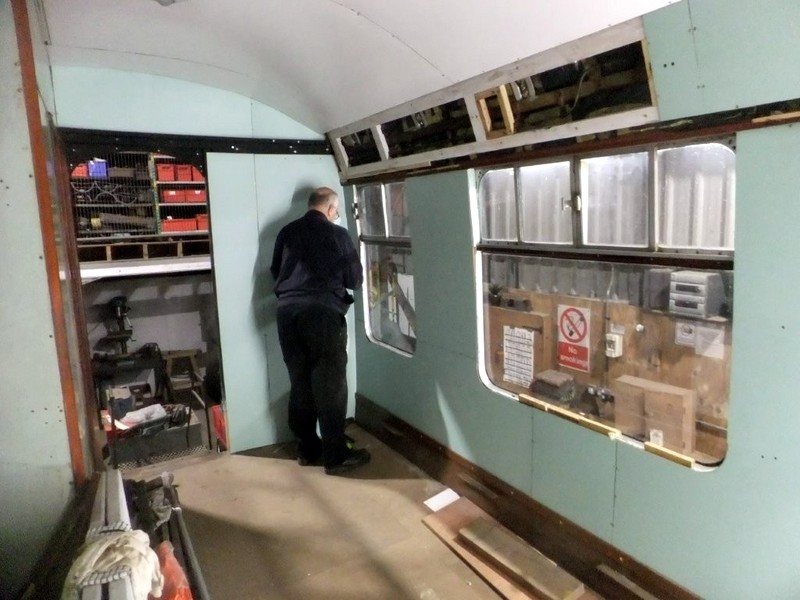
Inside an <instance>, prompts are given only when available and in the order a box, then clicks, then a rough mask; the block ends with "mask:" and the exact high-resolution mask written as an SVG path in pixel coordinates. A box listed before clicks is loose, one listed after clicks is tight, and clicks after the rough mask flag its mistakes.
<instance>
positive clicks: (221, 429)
mask: <svg viewBox="0 0 800 600" xmlns="http://www.w3.org/2000/svg"><path fill="white" fill-rule="evenodd" d="M211 420H212V421H213V422H214V435H216V436H217V444H218V445H219V448H220V450H227V449H228V434H227V432H226V430H225V413H224V412H222V405H221V404H215V405H214V406H212V407H211Z"/></svg>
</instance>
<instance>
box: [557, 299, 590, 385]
mask: <svg viewBox="0 0 800 600" xmlns="http://www.w3.org/2000/svg"><path fill="white" fill-rule="evenodd" d="M558 364H559V365H560V366H562V367H567V368H568V369H575V370H576V371H583V372H584V373H588V372H589V310H588V309H586V308H578V307H577V306H568V305H566V304H559V305H558Z"/></svg>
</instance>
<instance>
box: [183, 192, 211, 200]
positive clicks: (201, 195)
mask: <svg viewBox="0 0 800 600" xmlns="http://www.w3.org/2000/svg"><path fill="white" fill-rule="evenodd" d="M206 200H208V194H207V192H206V191H205V190H186V200H185V202H205V201H206Z"/></svg>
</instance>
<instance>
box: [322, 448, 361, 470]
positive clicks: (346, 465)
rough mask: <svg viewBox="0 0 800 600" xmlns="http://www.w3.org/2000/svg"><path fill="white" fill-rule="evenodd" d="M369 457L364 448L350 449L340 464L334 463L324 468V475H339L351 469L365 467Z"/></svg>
mask: <svg viewBox="0 0 800 600" xmlns="http://www.w3.org/2000/svg"><path fill="white" fill-rule="evenodd" d="M370 458H371V456H370V454H369V451H368V450H366V449H365V448H358V449H351V450H350V451H349V452H348V453H347V456H345V458H344V460H343V461H342V462H339V463H336V464H335V465H330V466H326V467H325V474H326V475H339V474H341V473H346V472H347V471H352V470H353V469H355V468H357V467H360V466H361V465H365V464H367V463H368V462H369V460H370Z"/></svg>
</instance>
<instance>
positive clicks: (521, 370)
mask: <svg viewBox="0 0 800 600" xmlns="http://www.w3.org/2000/svg"><path fill="white" fill-rule="evenodd" d="M533 335H534V334H533V331H531V330H530V329H525V328H524V327H509V326H508V325H506V326H505V327H503V381H507V382H508V383H516V384H517V385H521V386H523V387H528V386H529V385H530V384H531V381H533Z"/></svg>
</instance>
